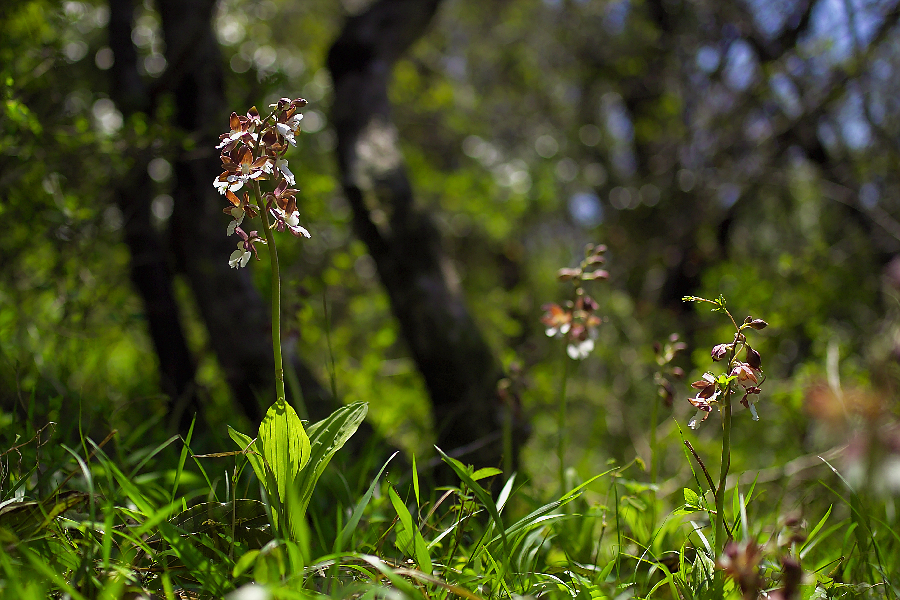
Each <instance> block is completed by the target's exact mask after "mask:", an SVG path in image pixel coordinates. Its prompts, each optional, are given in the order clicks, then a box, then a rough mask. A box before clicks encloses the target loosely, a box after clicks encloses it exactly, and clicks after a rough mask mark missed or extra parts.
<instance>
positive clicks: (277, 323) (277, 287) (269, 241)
mask: <svg viewBox="0 0 900 600" xmlns="http://www.w3.org/2000/svg"><path fill="white" fill-rule="evenodd" d="M253 191H254V192H256V201H257V202H258V204H259V207H260V213H261V215H260V217H261V218H262V222H263V230H264V231H265V232H266V245H267V246H268V247H269V261H270V263H271V265H272V353H273V354H274V356H275V392H276V397H277V398H278V401H279V402H281V401H284V399H285V398H286V397H287V396H286V394H285V393H284V360H283V359H282V358H281V274H280V271H279V269H278V251H277V250H276V248H275V236H274V235H272V226H271V225H270V224H269V213H268V212H267V211H266V206H265V204H264V203H263V196H262V191H261V190H260V189H259V182H258V181H256V180H255V179H254V180H253Z"/></svg>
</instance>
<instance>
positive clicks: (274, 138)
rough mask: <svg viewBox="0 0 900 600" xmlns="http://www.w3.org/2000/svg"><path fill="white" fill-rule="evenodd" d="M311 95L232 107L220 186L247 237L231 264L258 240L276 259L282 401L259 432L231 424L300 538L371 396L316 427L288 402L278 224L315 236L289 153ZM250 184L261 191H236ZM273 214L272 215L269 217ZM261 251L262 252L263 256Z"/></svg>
mask: <svg viewBox="0 0 900 600" xmlns="http://www.w3.org/2000/svg"><path fill="white" fill-rule="evenodd" d="M305 105H306V100H304V99H302V98H297V99H295V100H290V99H288V98H282V99H281V100H279V101H278V102H277V103H275V104H273V105H271V106H270V108H271V109H272V110H271V112H270V113H269V114H268V115H267V116H266V117H261V116H260V114H259V111H257V110H256V107H252V108H251V109H250V110H249V111H247V114H246V116H239V115H238V114H237V113H231V118H230V120H229V125H230V127H231V130H230V131H229V132H228V133H223V134H222V135H221V136H220V140H221V142H220V143H219V145H218V146H216V149H218V150H221V156H220V158H221V160H222V167H223V169H224V170H223V172H222V173H221V175H219V176H218V177H217V178H216V179H215V180H214V181H213V186H214V187H215V188H216V189H217V190H218V191H219V193H221V194H223V195H224V196H225V197H226V198H227V199H228V201H229V202H230V203H231V206H229V207H227V208H225V209H224V212H225V214H227V215H229V216H230V217H231V218H232V219H233V220H232V221H231V223H229V225H228V228H227V233H228V235H235V234H237V235H238V236H239V237H240V238H241V241H240V242H238V245H237V246H238V247H237V250H235V251H234V252H233V253H232V254H231V256H230V257H229V259H228V264H229V265H230V266H231V267H232V268H240V267H244V266H246V265H247V263H248V262H249V260H250V256H251V254H252V255H256V254H257V249H256V244H257V243H260V244H264V245H266V246H267V247H268V248H269V260H270V262H271V267H272V279H271V287H272V351H273V354H274V358H275V385H276V398H275V402H274V403H273V404H272V406H271V407H269V409H268V411H267V412H266V415H265V417H264V418H263V420H262V423H261V424H260V426H259V432H258V435H257V437H256V439H255V440H253V439H251V438H250V437H249V436H246V435H244V434H242V433H240V432H238V431H236V430H234V429H231V428H229V434H230V435H231V437H232V439H233V440H234V441H235V442H236V443H237V444H238V445H240V447H241V449H242V451H243V452H244V453H245V454H246V455H247V457H248V460H249V461H250V465H251V467H252V468H253V471H254V473H256V476H257V477H258V478H259V480H260V482H261V483H262V485H263V487H264V489H265V490H266V495H267V496H268V499H269V501H270V503H271V506H272V508H273V512H272V517H273V521H274V523H275V526H276V528H278V529H280V530H281V533H282V535H284V536H285V537H286V538H288V539H292V540H293V541H300V540H302V539H304V538H305V532H304V526H305V525H304V518H305V515H306V508H307V506H308V505H309V500H310V497H311V496H312V491H313V488H314V487H315V484H316V482H317V481H318V479H319V477H320V476H321V474H322V471H323V470H324V468H325V466H326V465H327V464H328V462H329V461H330V460H331V457H332V456H334V453H335V452H337V450H339V449H340V448H341V447H342V446H343V445H344V444H345V443H346V442H347V440H348V439H349V438H350V436H351V435H353V433H354V432H355V431H356V429H357V428H358V427H359V424H360V423H361V422H362V420H363V418H365V415H366V411H367V407H366V405H365V404H355V405H350V406H346V407H343V408H341V409H339V410H338V411H336V412H335V413H334V414H333V415H331V416H330V417H329V418H327V419H325V420H324V421H322V422H320V423H316V424H315V425H313V426H312V427H311V428H310V431H309V434H308V433H307V431H306V430H305V429H304V427H303V423H302V422H301V421H300V417H298V416H297V411H296V410H294V408H293V407H292V406H291V405H290V404H288V402H287V400H286V397H285V387H284V363H283V359H282V355H281V275H280V271H279V265H278V251H277V249H276V246H275V237H274V235H273V233H272V232H273V230H278V231H285V230H287V231H289V232H290V233H291V234H292V235H294V236H295V237H306V238H308V237H310V233H309V231H307V230H306V229H305V228H304V227H302V226H301V225H300V217H299V211H298V210H297V199H296V194H297V190H295V189H293V188H292V187H289V186H292V185H295V183H296V182H295V179H294V174H293V173H292V172H291V170H290V168H289V167H288V161H287V159H285V155H286V154H287V151H288V148H289V147H290V146H296V145H297V142H296V138H295V136H297V135H299V133H300V129H299V128H300V121H301V120H302V118H303V115H302V113H301V112H300V109H301V108H303V107H304V106H305ZM264 180H273V182H274V184H275V185H274V189H273V190H272V191H270V192H267V193H265V194H263V192H262V188H261V186H260V181H264ZM244 185H247V186H248V187H250V188H251V189H252V190H253V194H254V199H253V200H251V198H250V194H249V193H248V192H246V191H245V192H244V194H243V198H238V196H237V195H236V194H235V192H236V191H238V190H240V189H241V188H243V186H244ZM257 217H258V218H259V219H260V220H261V221H262V229H263V232H264V235H265V237H264V238H261V237H259V235H258V234H257V231H250V232H249V233H247V232H246V231H244V229H243V228H242V227H241V225H243V223H244V220H245V219H254V218H257ZM270 217H271V218H272V220H271V221H270ZM258 259H259V257H258V256H257V260H258Z"/></svg>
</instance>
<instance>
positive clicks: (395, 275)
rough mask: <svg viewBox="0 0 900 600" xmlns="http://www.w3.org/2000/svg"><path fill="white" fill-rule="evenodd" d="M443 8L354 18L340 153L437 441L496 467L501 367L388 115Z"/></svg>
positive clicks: (338, 94)
mask: <svg viewBox="0 0 900 600" xmlns="http://www.w3.org/2000/svg"><path fill="white" fill-rule="evenodd" d="M439 4H440V1H439V0H380V1H378V2H375V3H374V4H372V5H371V6H370V7H369V8H368V9H367V10H366V11H365V12H364V13H362V14H360V15H357V16H353V17H350V18H348V19H347V22H346V24H345V26H344V29H343V31H342V32H341V33H340V35H339V36H338V38H337V40H336V41H335V42H334V44H333V45H332V47H331V50H330V51H329V54H328V68H329V70H330V71H331V75H332V78H333V80H334V106H333V108H332V118H333V122H334V124H335V128H336V130H337V139H338V144H337V159H338V165H339V168H340V173H341V177H342V184H343V187H344V192H345V194H346V196H347V199H348V201H349V203H350V206H351V207H352V210H353V225H354V229H355V231H356V233H357V235H358V236H359V237H360V238H361V239H362V240H363V241H364V242H365V243H366V245H367V246H368V249H369V253H370V254H371V255H372V258H373V259H374V261H375V264H376V266H377V269H378V274H379V277H380V279H381V282H382V284H383V285H384V286H385V289H386V290H387V293H388V296H389V297H390V301H391V307H392V310H393V313H394V316H395V317H396V318H397V320H398V321H399V324H400V327H401V330H402V332H403V335H404V338H405V340H406V342H407V344H408V345H409V349H410V352H411V353H412V356H413V358H414V360H415V361H416V364H417V366H418V369H419V371H420V372H421V374H422V376H423V378H424V380H425V384H426V387H427V389H428V392H429V395H430V397H431V402H432V407H433V411H434V416H435V423H436V425H437V429H438V431H437V440H438V446H439V447H440V448H441V449H443V450H444V451H446V452H448V453H453V452H456V453H457V454H459V455H462V457H463V460H464V461H465V462H470V463H474V464H476V465H479V466H485V465H490V466H498V465H499V464H500V462H501V457H502V452H503V449H502V447H501V445H502V444H501V442H500V438H501V433H500V432H501V429H502V427H501V419H502V411H501V409H502V407H501V405H500V403H499V401H498V396H497V382H498V381H499V380H500V378H501V377H502V376H503V375H502V370H501V367H500V365H499V363H498V361H497V359H496V358H495V357H494V355H493V353H492V352H491V349H490V348H489V347H488V345H487V343H486V342H485V340H484V338H483V337H482V335H481V332H480V331H479V330H478V327H477V326H476V324H475V321H474V319H473V318H472V315H471V314H470V313H469V310H468V309H467V307H466V305H465V301H464V299H463V295H462V292H461V290H460V289H459V285H458V283H457V279H456V277H455V274H454V273H453V272H452V268H451V266H450V263H449V260H448V258H447V256H446V254H445V252H444V249H443V247H442V240H441V234H440V232H439V231H438V229H437V227H436V225H435V223H434V221H433V220H432V219H431V218H430V217H429V215H427V214H426V213H425V212H423V211H422V210H420V209H418V208H417V207H416V206H415V203H414V199H413V191H412V189H411V186H410V182H409V179H408V178H407V175H406V171H405V168H404V166H403V164H402V157H401V155H400V149H399V147H398V139H397V138H398V135H397V130H396V128H395V127H394V125H393V123H392V122H391V118H390V102H389V100H388V83H389V79H390V75H391V70H392V67H393V65H394V63H395V62H396V61H397V60H398V59H399V58H400V57H401V55H402V54H403V53H404V52H405V51H406V50H407V48H408V47H409V46H410V45H411V44H412V43H413V42H415V41H416V40H417V39H418V38H419V37H420V36H421V35H422V34H423V32H424V31H425V29H426V27H427V26H428V24H429V22H430V21H431V19H432V17H433V16H434V14H435V12H436V10H437V8H438V5H439ZM519 437H520V436H514V438H519ZM516 453H517V452H516V451H515V449H514V454H516ZM513 458H514V460H515V457H513Z"/></svg>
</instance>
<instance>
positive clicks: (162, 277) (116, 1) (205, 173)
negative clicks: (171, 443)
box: [109, 0, 336, 431]
mask: <svg viewBox="0 0 900 600" xmlns="http://www.w3.org/2000/svg"><path fill="white" fill-rule="evenodd" d="M157 6H158V8H159V12H160V16H161V18H162V25H163V32H164V35H165V41H166V60H167V63H168V67H167V69H166V71H165V72H164V73H163V74H162V76H161V77H160V78H159V79H157V80H156V81H155V82H154V84H153V85H152V87H151V86H149V85H147V84H146V83H145V82H144V81H143V80H142V78H141V76H140V74H139V72H138V69H137V62H136V61H137V53H136V51H135V49H134V46H133V45H132V42H131V29H132V24H133V23H132V22H133V5H132V1H131V0H110V24H109V35H110V47H111V48H112V49H113V52H114V54H115V57H116V59H115V64H114V67H113V69H112V86H111V88H112V92H113V96H114V99H115V100H116V103H117V104H118V105H119V107H120V108H121V109H122V111H123V113H125V114H126V115H127V114H131V113H134V112H137V111H143V112H147V113H148V115H150V117H151V118H152V115H153V110H154V107H155V105H156V99H157V97H158V96H159V95H161V94H173V96H174V99H175V105H176V114H175V123H176V125H177V126H178V128H179V129H180V130H181V131H182V132H183V134H184V135H185V138H186V140H187V141H188V144H186V146H190V147H193V148H195V149H196V150H184V151H181V152H180V153H178V155H177V157H176V160H175V161H174V165H173V166H174V174H175V181H174V186H173V190H172V196H173V199H174V210H173V214H172V217H171V219H170V222H169V231H168V234H169V236H168V237H169V239H168V244H167V243H166V241H165V240H164V238H163V236H161V235H159V234H158V233H156V231H155V230H154V228H153V226H152V221H151V216H150V204H151V201H152V198H151V196H150V194H151V187H150V185H149V184H150V181H149V178H148V176H147V162H148V161H149V158H150V157H149V156H143V155H142V156H138V157H136V158H135V166H134V167H133V169H132V170H131V172H130V173H129V174H128V176H127V177H126V178H125V180H124V181H123V184H122V186H121V189H119V190H118V191H117V202H118V204H119V207H120V209H121V210H122V212H123V215H124V217H125V241H126V243H127V244H128V246H129V249H130V251H131V256H132V267H131V269H132V280H133V282H134V284H135V288H136V289H137V291H138V293H139V294H140V296H141V299H142V301H143V303H144V307H145V310H146V312H147V318H148V323H149V331H150V335H151V338H152V340H153V344H154V347H155V349H156V351H157V354H158V356H159V359H160V379H161V387H162V390H163V391H164V392H165V393H166V394H167V395H168V396H169V397H170V415H172V417H173V419H174V420H175V422H176V424H178V426H179V428H180V429H181V431H186V428H187V425H189V424H190V419H191V417H192V416H193V414H194V412H195V411H197V410H198V409H199V408H200V406H201V404H202V403H201V402H200V401H199V399H198V398H197V389H196V385H195V383H194V375H195V367H194V364H195V362H194V359H193V357H192V356H191V354H190V351H189V349H188V347H187V343H186V341H185V335H184V332H183V329H182V327H181V324H180V318H179V308H178V305H177V303H176V301H175V298H174V295H173V293H172V276H173V273H172V268H171V267H170V264H169V263H170V261H168V260H167V257H174V260H173V261H171V262H172V263H173V264H174V265H175V270H177V271H179V272H181V273H184V274H185V275H186V276H187V280H188V282H189V284H190V286H191V290H192V292H193V294H194V296H195V298H196V300H197V304H198V307H199V312H200V315H201V317H202V318H203V320H204V323H205V325H206V328H207V330H208V332H209V336H210V345H211V348H212V350H213V352H214V353H215V354H216V356H217V358H218V360H219V362H220V364H221V366H222V368H223V371H224V372H225V375H226V378H227V381H228V385H229V387H230V388H231V391H232V394H233V396H234V398H235V400H236V402H237V404H238V405H239V406H240V407H241V408H242V410H243V412H244V413H245V414H246V415H247V416H248V417H249V418H250V419H251V420H252V421H254V422H258V421H259V419H260V417H261V414H262V411H261V405H262V406H266V405H268V404H269V398H270V397H271V396H272V394H273V393H274V363H273V359H272V341H271V340H272V337H271V331H270V328H271V321H270V320H269V312H268V306H267V303H266V301H265V299H264V298H263V297H262V296H261V295H260V294H259V292H258V291H257V290H256V288H255V287H254V286H253V282H252V280H251V277H250V273H249V271H247V270H238V271H236V270H234V269H231V268H229V266H228V262H227V258H228V255H229V254H230V253H231V252H232V250H234V246H235V241H234V240H232V239H229V238H227V237H226V236H225V224H226V222H227V219H225V218H224V216H223V215H222V207H223V206H224V203H223V201H222V198H221V197H220V196H219V195H218V194H217V193H216V192H215V190H214V189H213V187H212V181H213V179H214V178H215V177H216V176H217V175H218V174H219V172H220V171H221V169H220V163H219V158H218V154H217V152H216V151H215V150H214V146H215V145H216V143H217V142H218V134H219V133H221V130H223V129H227V123H228V121H227V119H228V114H229V113H230V112H231V111H230V110H229V108H228V107H227V106H226V103H225V93H224V71H223V68H222V59H221V55H220V53H219V48H218V43H217V41H216V38H215V35H214V32H213V29H212V17H213V13H214V10H215V2H213V1H198V2H180V1H174V0H161V1H160V2H158V3H157ZM288 293H289V292H288ZM287 354H288V356H290V357H291V367H292V368H293V369H294V371H295V372H296V374H297V378H298V381H299V383H300V388H301V392H302V394H303V397H304V400H305V402H306V404H307V411H308V413H309V416H310V418H311V419H312V420H318V419H321V418H323V417H324V416H327V415H328V414H329V413H330V412H331V411H332V410H333V409H334V408H335V407H336V403H335V401H334V399H333V398H331V396H330V395H329V393H328V392H327V391H326V390H325V389H324V388H323V386H322V385H321V384H320V383H319V382H318V381H317V380H316V378H315V376H314V375H313V373H312V371H311V370H310V369H309V367H308V366H307V365H305V364H304V363H303V362H302V361H301V360H300V359H299V358H298V357H297V356H296V355H294V354H293V353H291V352H288V353H287Z"/></svg>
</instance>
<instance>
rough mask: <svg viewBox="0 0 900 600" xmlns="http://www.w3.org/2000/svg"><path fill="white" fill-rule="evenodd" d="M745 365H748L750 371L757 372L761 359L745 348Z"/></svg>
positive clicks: (749, 348)
mask: <svg viewBox="0 0 900 600" xmlns="http://www.w3.org/2000/svg"><path fill="white" fill-rule="evenodd" d="M747 364H748V365H750V368H751V369H756V370H759V368H760V366H762V357H761V356H760V355H759V352H757V351H756V350H754V349H753V348H751V347H750V346H747Z"/></svg>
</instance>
